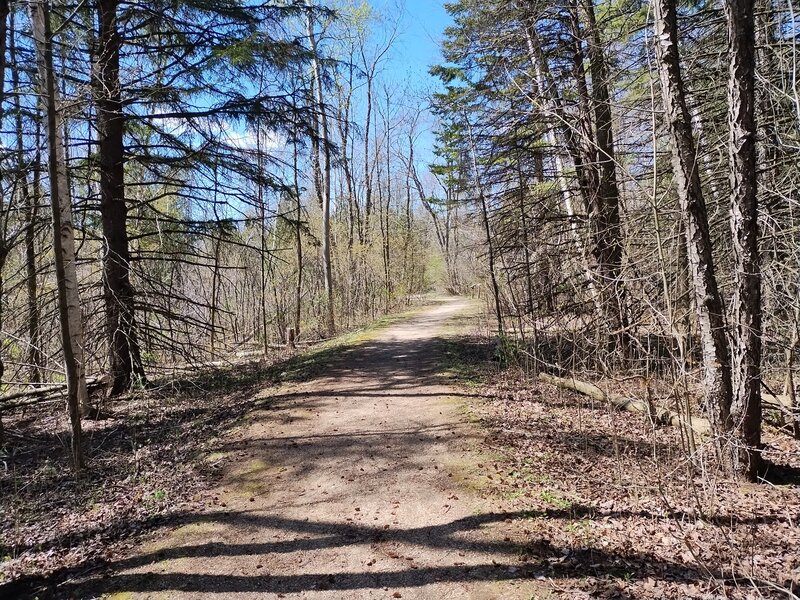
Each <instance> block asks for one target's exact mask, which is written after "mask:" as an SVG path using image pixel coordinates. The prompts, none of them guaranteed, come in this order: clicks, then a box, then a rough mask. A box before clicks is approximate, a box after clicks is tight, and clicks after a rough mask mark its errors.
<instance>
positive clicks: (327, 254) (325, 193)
mask: <svg viewBox="0 0 800 600" xmlns="http://www.w3.org/2000/svg"><path fill="white" fill-rule="evenodd" d="M306 33H307V34H308V39H309V43H310V44H311V54H312V60H311V67H312V71H313V76H314V88H315V91H316V100H317V102H316V104H317V110H318V111H319V122H320V141H321V143H322V146H323V148H322V160H323V165H322V171H323V172H322V182H321V183H322V189H321V190H320V191H321V194H320V198H321V200H322V270H323V276H324V280H325V297H326V306H325V328H326V329H327V333H328V335H333V334H334V333H335V332H336V322H335V320H334V311H333V267H332V265H331V146H330V137H329V136H328V115H327V110H326V108H325V102H324V99H323V94H322V67H321V66H320V60H319V53H318V49H317V36H316V33H315V32H314V17H313V15H312V14H311V11H310V10H309V11H308V12H307V15H306Z"/></svg>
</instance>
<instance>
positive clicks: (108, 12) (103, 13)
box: [92, 0, 145, 395]
mask: <svg viewBox="0 0 800 600" xmlns="http://www.w3.org/2000/svg"><path fill="white" fill-rule="evenodd" d="M118 7H119V2H118V0H97V2H96V4H95V10H96V13H97V24H98V32H97V46H96V49H95V54H94V61H95V62H94V65H93V68H92V87H93V90H94V95H95V103H96V106H97V117H96V129H97V138H98V139H97V143H98V146H99V154H100V157H99V162H100V214H101V221H102V226H103V242H104V244H105V247H104V249H103V292H104V300H105V313H106V328H107V339H108V352H109V374H110V376H111V388H110V394H111V395H116V394H119V393H121V392H123V391H125V390H127V389H128V388H129V387H130V386H131V385H132V384H133V383H135V382H137V381H144V379H145V373H144V366H143V365H142V358H141V353H140V350H139V341H138V336H137V331H136V322H135V315H134V291H133V287H132V286H131V281H130V264H131V256H130V250H129V246H128V207H127V204H126V202H125V142H124V128H125V117H124V115H123V111H122V90H121V88H120V77H119V56H120V44H121V40H120V35H119V32H118V31H117V10H118Z"/></svg>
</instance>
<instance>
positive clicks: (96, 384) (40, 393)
mask: <svg viewBox="0 0 800 600" xmlns="http://www.w3.org/2000/svg"><path fill="white" fill-rule="evenodd" d="M107 384H108V379H107V378H106V377H88V378H87V379H86V388H87V391H88V392H89V393H90V394H92V393H94V392H96V391H97V390H99V389H102V388H104V387H106V385H107ZM66 393H67V384H66V383H53V384H49V385H43V386H39V387H36V388H32V389H28V390H22V391H19V392H13V393H10V394H5V395H4V396H0V413H2V412H5V411H9V410H13V409H16V408H21V407H24V406H31V405H34V404H45V403H47V402H53V401H54V400H59V399H61V398H63V397H64V396H65V395H66Z"/></svg>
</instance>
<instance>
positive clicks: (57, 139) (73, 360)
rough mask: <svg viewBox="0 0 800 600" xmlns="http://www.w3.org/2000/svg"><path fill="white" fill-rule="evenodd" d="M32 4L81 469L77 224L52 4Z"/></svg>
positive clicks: (75, 449)
mask: <svg viewBox="0 0 800 600" xmlns="http://www.w3.org/2000/svg"><path fill="white" fill-rule="evenodd" d="M29 8H30V13H31V22H32V24H33V37H34V41H35V44H36V61H37V66H38V72H39V81H38V84H39V86H40V94H41V96H42V99H43V103H44V105H45V109H46V110H45V116H46V127H47V151H48V168H49V177H50V200H51V204H52V209H53V254H54V258H55V270H56V279H57V281H58V309H59V320H60V323H61V343H62V346H63V350H64V367H65V371H66V376H67V409H68V411H69V417H70V421H71V424H72V436H71V437H72V439H71V451H72V462H73V466H74V468H75V470H76V471H78V470H80V469H81V468H82V467H83V466H84V457H83V447H82V443H81V442H82V440H81V409H82V408H86V407H87V402H88V398H87V392H86V377H85V374H84V362H83V329H82V324H81V307H80V297H79V295H78V275H77V270H76V260H75V232H74V229H73V225H72V203H71V200H70V197H69V185H68V182H67V165H66V162H65V153H64V141H63V138H62V131H63V123H64V119H63V115H62V112H61V107H60V106H59V102H58V97H57V87H56V82H55V74H54V72H53V47H52V39H51V36H52V34H51V31H50V14H49V7H48V3H47V2H46V1H44V0H32V1H31V2H30V3H29Z"/></svg>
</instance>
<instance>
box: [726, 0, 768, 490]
mask: <svg viewBox="0 0 800 600" xmlns="http://www.w3.org/2000/svg"><path fill="white" fill-rule="evenodd" d="M753 7H754V2H753V0H726V2H725V14H726V17H727V24H728V60H729V65H730V67H729V70H728V115H729V116H728V119H729V127H730V138H729V142H728V157H729V158H728V164H729V169H730V180H731V233H732V239H733V255H734V265H735V266H734V268H735V285H736V292H735V297H734V300H733V306H734V326H735V330H734V336H733V349H732V353H731V354H732V358H733V361H732V362H733V371H732V374H733V397H732V399H731V400H732V405H731V421H732V425H733V426H734V427H735V428H736V432H737V434H738V436H737V437H738V438H739V439H738V440H737V442H738V444H737V446H738V452H737V454H738V455H737V456H736V457H735V459H736V466H737V470H738V471H740V472H741V473H743V474H745V475H747V476H749V477H750V478H751V479H752V480H754V481H755V480H756V478H757V477H758V475H759V473H760V471H761V470H762V460H761V351H762V343H761V337H762V330H761V311H762V306H761V261H760V254H759V226H758V195H757V189H756V188H757V181H756V179H757V169H756V137H757V129H756V122H755V103H756V99H755V52H756V50H755V22H754V15H753Z"/></svg>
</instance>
